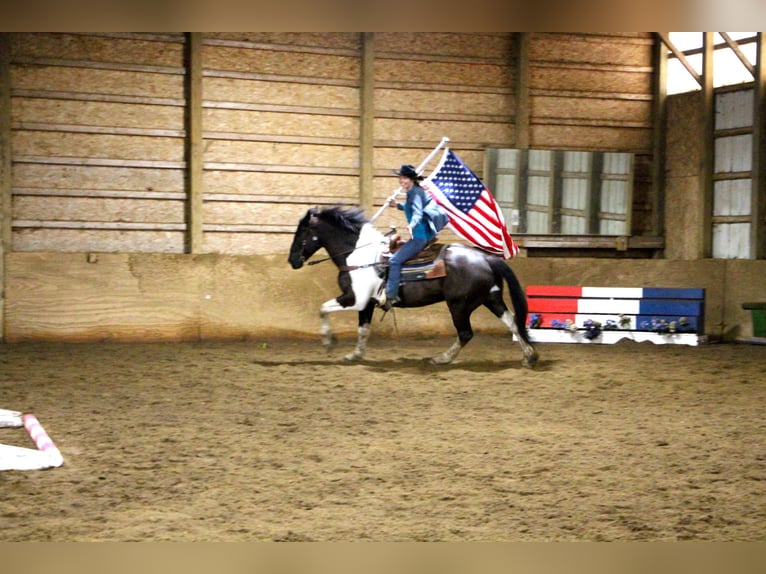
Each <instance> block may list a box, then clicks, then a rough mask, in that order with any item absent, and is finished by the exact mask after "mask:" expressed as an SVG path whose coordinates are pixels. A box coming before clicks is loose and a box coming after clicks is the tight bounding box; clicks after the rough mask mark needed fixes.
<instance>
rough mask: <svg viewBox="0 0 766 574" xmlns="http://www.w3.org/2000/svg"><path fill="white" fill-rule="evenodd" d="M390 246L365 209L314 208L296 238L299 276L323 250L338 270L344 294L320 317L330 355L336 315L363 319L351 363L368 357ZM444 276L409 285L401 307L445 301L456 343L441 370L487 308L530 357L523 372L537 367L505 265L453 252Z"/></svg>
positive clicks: (474, 253) (293, 251)
mask: <svg viewBox="0 0 766 574" xmlns="http://www.w3.org/2000/svg"><path fill="white" fill-rule="evenodd" d="M387 246H388V240H387V238H386V237H385V236H384V235H383V234H382V233H380V232H379V231H377V230H376V229H375V228H374V227H373V226H372V224H371V223H370V222H369V220H368V219H367V218H366V217H365V216H364V213H363V212H362V210H361V209H359V208H347V209H343V208H341V207H330V208H325V209H317V208H312V209H309V210H308V211H307V212H306V215H305V216H304V217H303V218H302V219H301V221H300V223H299V224H298V228H297V229H296V230H295V237H294V238H293V243H292V246H291V247H290V256H289V258H288V261H289V263H290V265H292V267H293V269H300V268H301V267H303V264H304V263H305V262H306V261H307V260H308V259H309V258H310V257H311V256H312V255H313V254H314V253H316V252H317V251H318V250H319V249H321V248H324V249H325V250H326V251H327V253H328V255H329V256H330V259H332V261H333V262H334V263H335V265H336V266H337V267H338V271H339V272H338V284H339V285H340V288H341V291H342V293H341V294H340V295H339V296H338V297H336V298H335V299H330V300H329V301H326V302H325V303H323V304H322V306H321V308H320V310H319V317H320V333H321V336H322V342H323V343H324V345H325V346H326V347H328V348H329V347H330V346H331V345H332V343H333V335H332V329H331V327H330V322H329V319H328V315H329V314H330V313H333V312H335V311H358V313H359V326H358V337H357V343H356V348H355V349H354V351H353V352H352V353H350V354H349V355H347V356H346V357H345V360H349V361H353V360H360V359H362V358H363V357H364V354H365V351H366V347H367V340H368V338H369V335H370V322H371V320H372V315H373V312H374V311H375V307H376V305H377V303H378V301H377V299H376V296H377V294H378V292H379V290H380V287H381V285H382V284H383V281H384V280H383V278H381V277H380V275H379V274H378V271H377V269H376V267H377V265H376V264H377V263H378V262H379V260H380V256H381V253H382V251H383V250H385V249H386V248H387ZM444 261H445V269H446V276H444V277H441V278H438V279H427V280H420V281H406V282H405V281H403V282H402V283H401V287H400V290H399V295H400V297H401V302H399V303H398V304H397V305H396V306H397V307H422V306H424V305H431V304H433V303H438V302H440V301H446V303H447V307H448V308H449V311H450V313H451V315H452V323H453V325H454V326H455V329H456V330H457V341H455V343H454V344H453V345H452V346H451V347H450V348H449V349H447V350H446V351H445V352H443V353H441V354H439V355H437V356H435V357H433V358H432V359H431V361H432V362H433V363H436V364H447V363H450V362H451V361H452V360H454V359H455V357H456V356H457V355H458V353H459V352H460V350H461V349H462V348H463V347H464V346H465V345H466V343H468V341H470V340H471V339H472V338H473V329H472V328H471V314H472V313H473V312H474V311H475V310H476V309H477V308H479V307H480V306H481V305H484V306H485V307H487V308H488V309H489V310H490V311H492V313H494V314H495V315H496V316H497V317H498V318H499V319H500V321H502V322H503V324H504V325H505V326H506V327H507V328H508V329H509V330H510V331H511V333H513V334H514V335H515V336H516V338H517V339H518V341H519V343H520V344H521V348H522V351H523V354H524V358H523V361H522V364H523V365H524V366H529V367H531V366H533V365H534V364H535V363H536V362H537V357H538V355H537V351H536V350H535V348H534V346H533V345H532V343H531V342H530V340H529V336H528V335H527V328H526V321H527V299H526V295H525V294H524V291H523V289H522V287H521V285H520V284H519V281H518V279H517V278H516V275H515V274H514V273H513V271H512V270H511V268H510V267H508V265H506V263H505V261H503V259H501V258H500V257H498V256H495V255H491V254H489V253H487V252H485V251H481V250H479V249H475V248H472V247H468V246H465V245H460V244H451V245H449V246H447V247H446V249H445V251H444ZM504 280H505V283H506V284H507V285H508V289H509V291H510V295H511V302H512V306H513V308H512V309H509V308H508V307H507V306H506V305H505V303H504V301H503V281H504Z"/></svg>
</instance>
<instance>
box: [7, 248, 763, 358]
mask: <svg viewBox="0 0 766 574" xmlns="http://www.w3.org/2000/svg"><path fill="white" fill-rule="evenodd" d="M511 265H512V268H513V269H514V270H515V272H516V273H517V275H518V276H519V279H520V280H521V282H522V284H523V285H531V284H555V285H610V286H621V287H636V286H639V287H642V286H655V287H702V288H705V289H706V320H705V332H706V333H707V334H709V335H712V336H715V337H723V338H725V339H729V340H730V339H733V338H735V337H738V336H750V335H752V324H751V320H750V316H749V314H748V312H746V311H744V310H742V309H741V303H742V302H744V301H750V300H763V299H764V298H766V286H765V285H764V283H763V282H762V281H760V280H759V279H760V278H761V277H763V276H764V274H765V273H766V261H727V260H698V261H665V260H610V259H563V258H538V259H526V258H522V259H515V260H513V261H512V262H511ZM7 273H8V278H7V279H8V281H7V287H6V297H7V299H6V318H5V319H6V322H5V335H6V340H7V341H8V342H20V341H28V340H35V341H37V340H57V341H59V340H63V341H91V340H96V341H97V340H118V341H176V340H197V339H215V338H220V339H255V340H258V339H262V338H268V337H279V336H298V337H316V338H317V353H322V352H323V351H322V350H321V348H320V346H319V341H318V334H317V333H318V327H319V325H318V316H317V310H318V308H319V306H320V305H321V303H322V302H323V301H326V300H328V299H330V298H332V297H334V296H336V295H337V294H338V287H337V284H336V273H337V272H336V270H335V269H334V268H333V267H332V266H331V265H330V264H327V265H318V266H315V267H306V268H303V269H300V270H297V271H294V270H292V269H291V268H290V266H289V265H287V262H286V260H285V258H284V257H282V256H277V255H268V256H233V255H220V254H202V255H175V254H125V253H119V254H117V253H115V254H109V253H101V254H97V255H91V257H88V256H87V255H86V254H82V253H56V254H52V253H12V254H9V255H8V256H7ZM506 297H507V293H506ZM379 317H380V313H378V314H377V315H376V317H375V318H374V326H373V331H374V337H396V336H398V335H402V336H406V335H410V336H411V335H422V336H429V335H450V334H453V333H454V331H453V328H452V326H451V321H450V319H449V313H448V311H447V309H446V306H445V304H444V303H439V304H437V305H434V306H431V307H427V308H424V309H403V310H400V311H397V318H398V320H397V323H396V325H394V322H393V320H392V318H391V316H389V317H388V318H387V319H386V320H385V321H382V322H381V321H379V319H378V318H379ZM356 320H357V318H356V313H354V312H345V313H343V312H341V313H336V314H333V315H332V316H331V323H332V325H333V328H334V330H335V332H336V333H337V334H339V335H340V336H341V337H342V339H343V341H342V342H343V344H345V345H350V344H351V340H353V339H354V338H355V337H356V325H357V324H356ZM473 325H474V328H475V330H476V333H477V336H484V335H490V334H491V335H498V334H504V335H505V336H506V337H509V335H507V331H506V329H505V327H504V326H503V325H502V324H500V322H499V321H497V319H495V318H494V316H493V315H491V314H490V313H489V312H488V311H486V310H484V309H479V310H478V311H477V312H476V313H475V315H474V320H473ZM504 342H507V343H508V344H509V349H510V340H507V341H499V344H500V343H504ZM373 346H374V345H373V343H371V344H370V348H371V349H372V347H373Z"/></svg>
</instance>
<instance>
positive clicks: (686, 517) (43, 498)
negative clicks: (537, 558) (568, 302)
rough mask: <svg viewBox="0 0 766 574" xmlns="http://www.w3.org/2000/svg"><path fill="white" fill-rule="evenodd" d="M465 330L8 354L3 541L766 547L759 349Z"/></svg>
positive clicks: (35, 347)
mask: <svg viewBox="0 0 766 574" xmlns="http://www.w3.org/2000/svg"><path fill="white" fill-rule="evenodd" d="M451 342H452V338H429V339H424V340H416V339H401V340H395V339H376V338H375V336H374V335H373V338H372V339H371V341H370V345H369V351H368V355H367V360H365V361H364V362H362V363H359V364H343V363H342V362H341V361H340V358H341V357H342V355H343V354H345V353H346V352H348V351H350V349H351V347H352V343H353V342H352V341H350V340H343V341H341V342H340V346H339V348H338V349H337V351H335V352H333V353H331V354H329V355H328V354H327V353H325V351H324V350H323V348H322V347H321V346H320V344H319V342H318V341H317V340H313V339H312V340H268V341H250V342H209V343H208V342H203V343H183V344H165V343H162V344H159V343H158V344H116V343H99V344H43V343H36V344H15V345H0V408H4V409H11V410H18V411H25V412H32V413H34V414H35V415H37V417H38V419H39V420H40V422H41V423H42V424H43V426H44V427H45V428H46V430H47V431H48V432H49V434H50V436H51V437H52V438H53V440H54V441H55V442H56V444H57V446H58V447H59V448H60V449H61V451H62V453H63V455H64V458H65V463H64V465H63V466H61V467H60V468H55V469H50V470H45V471H23V472H22V471H5V472H0V492H2V497H0V540H3V541H44V540H53V541H97V540H118V541H129V540H142V541H143V540H146V541H148V540H173V541H236V540H253V541H291V540H294V541H365V540H371V541H450V540H494V541H509V540H537V541H550V540H652V541H657V540H666V541H675V540H717V541H734V540H741V541H756V540H760V541H762V540H764V539H766V534H765V533H766V420H765V419H764V416H763V412H764V405H765V404H766V376H765V375H764V371H765V370H766V347H763V346H762V347H759V346H748V345H736V344H720V345H706V346H701V347H696V348H695V347H684V346H670V345H668V346H655V345H652V344H648V343H647V344H635V343H627V342H626V343H620V344H617V345H555V344H547V345H540V346H539V350H540V353H541V360H540V364H539V366H538V368H536V369H534V370H528V369H523V368H522V367H521V365H520V360H521V352H520V349H519V348H518V346H517V345H514V344H512V343H511V341H510V337H508V336H504V337H502V336H490V335H481V334H478V335H477V337H476V338H475V339H474V341H472V342H471V343H470V344H469V346H468V347H466V348H465V350H464V351H463V353H462V354H461V355H460V356H459V357H458V359H457V360H456V362H455V363H453V364H452V365H450V366H446V367H435V366H432V365H430V364H428V363H426V362H425V361H424V360H423V357H427V356H431V355H435V354H437V353H438V352H441V351H443V350H445V349H446V347H447V346H449V344H451ZM0 442H2V443H5V444H15V445H19V446H31V441H30V439H29V437H28V436H27V435H26V432H25V431H24V430H23V429H7V428H6V429H0Z"/></svg>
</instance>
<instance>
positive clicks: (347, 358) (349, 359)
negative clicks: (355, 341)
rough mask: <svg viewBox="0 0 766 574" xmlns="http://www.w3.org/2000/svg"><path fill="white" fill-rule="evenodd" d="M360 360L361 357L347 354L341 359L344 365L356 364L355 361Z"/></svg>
mask: <svg viewBox="0 0 766 574" xmlns="http://www.w3.org/2000/svg"><path fill="white" fill-rule="evenodd" d="M361 360H362V355H357V354H356V353H349V354H348V355H346V356H345V357H343V362H344V363H356V362H357V361H361Z"/></svg>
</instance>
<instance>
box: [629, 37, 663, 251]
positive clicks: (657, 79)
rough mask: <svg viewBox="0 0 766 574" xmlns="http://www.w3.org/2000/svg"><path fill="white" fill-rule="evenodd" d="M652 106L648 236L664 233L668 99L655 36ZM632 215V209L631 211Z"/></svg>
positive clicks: (660, 42) (660, 55)
mask: <svg viewBox="0 0 766 574" xmlns="http://www.w3.org/2000/svg"><path fill="white" fill-rule="evenodd" d="M653 50H654V54H653V60H654V78H653V80H654V102H653V105H652V198H651V206H652V215H651V230H652V234H653V235H656V236H658V237H661V236H663V235H664V233H665V146H666V138H665V134H666V131H667V130H666V128H665V114H666V111H665V110H666V101H667V97H668V89H667V85H668V51H667V48H666V47H665V44H664V42H663V41H662V39H661V38H660V37H659V36H655V39H654V47H653ZM631 211H632V209H631Z"/></svg>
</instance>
